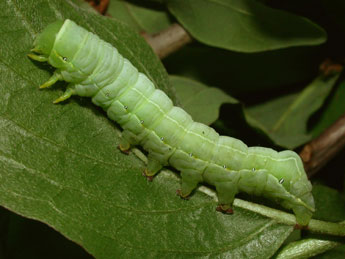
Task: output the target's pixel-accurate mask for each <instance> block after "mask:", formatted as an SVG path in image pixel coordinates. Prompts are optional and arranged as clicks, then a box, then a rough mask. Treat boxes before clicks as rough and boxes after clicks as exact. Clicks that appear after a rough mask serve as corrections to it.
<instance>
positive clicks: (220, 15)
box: [167, 0, 326, 52]
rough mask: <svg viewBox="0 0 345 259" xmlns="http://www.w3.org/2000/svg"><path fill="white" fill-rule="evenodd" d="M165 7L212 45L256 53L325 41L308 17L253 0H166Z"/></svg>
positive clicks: (319, 29)
mask: <svg viewBox="0 0 345 259" xmlns="http://www.w3.org/2000/svg"><path fill="white" fill-rule="evenodd" d="M167 6H168V8H169V10H170V11H171V12H172V14H173V15H174V16H176V18H177V19H178V21H179V22H180V23H181V24H182V25H183V26H184V27H185V28H186V29H187V30H188V32H190V33H191V34H192V35H193V37H195V38H196V39H197V40H199V41H201V42H202V43H205V44H208V45H210V46H214V47H220V48H224V49H228V50H233V51H239V52H259V51H267V50H273V49H280V48H287V47H292V46H307V45H308V46H310V45H318V44H321V43H323V42H325V41H326V33H325V31H324V30H323V29H322V28H321V27H319V26H318V25H316V24H314V23H313V22H311V21H310V20H308V19H306V18H303V17H299V16H297V15H294V14H290V13H287V12H285V11H281V10H275V9H272V8H270V7H267V6H265V5H263V4H262V3H260V2H259V1H255V0H241V1H239V0H199V1H194V0H167Z"/></svg>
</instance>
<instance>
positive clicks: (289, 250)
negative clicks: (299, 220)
mask: <svg viewBox="0 0 345 259" xmlns="http://www.w3.org/2000/svg"><path fill="white" fill-rule="evenodd" d="M340 244H341V243H340V242H336V241H330V240H322V239H316V238H308V239H304V240H300V241H296V242H292V243H290V244H288V245H287V246H285V247H284V248H283V249H282V250H281V251H280V252H279V254H278V255H277V256H276V257H275V259H294V258H299V259H300V258H301V259H302V258H310V257H312V256H315V255H318V254H321V253H324V252H326V251H328V250H330V249H333V248H335V247H337V246H339V245H340ZM330 258H333V257H330ZM342 258H343V257H342Z"/></svg>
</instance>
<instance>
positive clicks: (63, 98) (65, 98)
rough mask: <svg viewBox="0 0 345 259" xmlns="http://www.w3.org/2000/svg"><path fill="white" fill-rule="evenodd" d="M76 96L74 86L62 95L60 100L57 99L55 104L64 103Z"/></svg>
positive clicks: (69, 87)
mask: <svg viewBox="0 0 345 259" xmlns="http://www.w3.org/2000/svg"><path fill="white" fill-rule="evenodd" d="M75 94H76V90H75V89H74V88H73V86H68V87H67V89H66V91H65V92H64V93H63V95H61V96H60V97H59V98H57V99H56V100H55V101H54V103H59V102H62V101H65V100H67V99H68V98H70V97H71V96H72V95H75Z"/></svg>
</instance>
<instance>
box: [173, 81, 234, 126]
mask: <svg viewBox="0 0 345 259" xmlns="http://www.w3.org/2000/svg"><path fill="white" fill-rule="evenodd" d="M170 80H171V83H172V85H173V86H174V87H175V89H176V95H177V97H178V99H179V100H180V102H181V107H182V108H183V109H184V110H185V111H187V112H188V113H189V114H190V115H191V116H192V118H193V119H194V120H195V121H198V122H201V123H204V124H206V125H210V124H212V123H213V122H215V121H216V120H217V119H218V116H219V109H220V106H221V105H222V104H223V103H230V104H236V105H239V104H240V103H239V102H238V101H237V100H236V99H234V98H232V97H231V96H229V95H227V94H226V93H224V92H223V91H222V90H220V89H218V88H215V87H207V86H206V85H204V84H201V83H199V82H197V81H194V80H191V79H188V78H185V77H179V76H170Z"/></svg>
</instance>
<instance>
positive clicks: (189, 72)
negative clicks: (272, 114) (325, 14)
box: [163, 44, 322, 103]
mask: <svg viewBox="0 0 345 259" xmlns="http://www.w3.org/2000/svg"><path fill="white" fill-rule="evenodd" d="M321 53H322V52H321V51H320V47H318V46H314V47H308V48H307V47H298V48H297V47H295V48H287V49H279V50H275V51H267V52H258V53H250V54H249V53H239V52H232V51H226V50H223V49H218V48H211V47H208V46H204V45H201V44H192V45H188V46H185V47H184V48H183V49H181V50H180V51H178V52H176V53H174V54H173V55H171V56H169V57H167V58H165V59H164V60H163V63H164V65H165V67H166V68H167V70H168V72H169V74H175V75H179V76H184V77H188V78H192V79H194V80H196V81H199V82H203V83H204V84H206V85H216V86H217V87H221V88H222V89H224V90H226V92H228V93H230V94H231V95H232V96H237V97H240V98H239V99H241V100H242V101H244V103H246V100H247V99H254V98H255V99H259V97H257V93H259V94H261V95H262V93H263V92H264V91H271V90H273V91H277V90H281V89H286V88H287V87H289V86H290V85H295V84H300V82H308V81H309V80H311V79H312V78H314V77H316V76H317V73H318V70H319V62H320V61H321V60H322V55H321ZM253 93H255V94H253Z"/></svg>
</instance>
